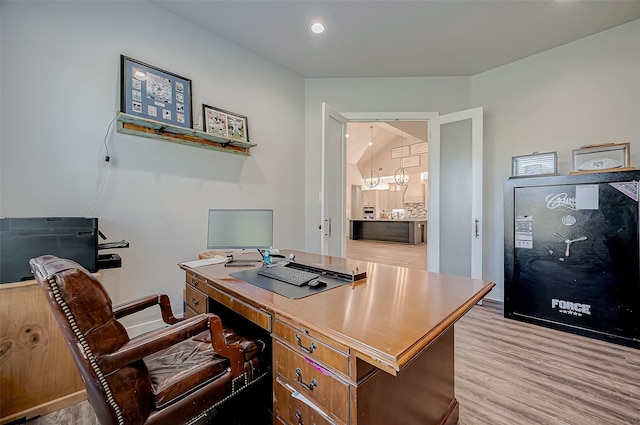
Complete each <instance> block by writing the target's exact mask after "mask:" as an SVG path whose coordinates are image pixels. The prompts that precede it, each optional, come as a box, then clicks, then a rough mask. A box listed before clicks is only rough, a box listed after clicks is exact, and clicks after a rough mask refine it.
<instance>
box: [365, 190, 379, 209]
mask: <svg viewBox="0 0 640 425" xmlns="http://www.w3.org/2000/svg"><path fill="white" fill-rule="evenodd" d="M378 192H379V191H378V190H363V191H362V206H365V207H368V206H372V207H375V206H376V194H377V193H378Z"/></svg>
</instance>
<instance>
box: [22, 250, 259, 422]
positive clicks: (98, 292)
mask: <svg viewBox="0 0 640 425" xmlns="http://www.w3.org/2000/svg"><path fill="white" fill-rule="evenodd" d="M30 265H31V270H32V271H33V274H34V275H35V277H36V279H37V281H38V282H39V283H40V285H41V287H42V288H43V289H44V291H45V294H46V296H47V299H48V301H49V304H50V305H51V308H52V310H53V314H54V317H55V318H56V320H57V322H58V325H59V327H60V330H61V331H62V335H63V337H64V338H65V340H66V342H67V345H68V346H69V348H70V349H71V353H72V355H73V358H74V360H75V362H76V364H77V366H78V369H79V370H80V374H81V376H82V379H83V381H84V383H85V386H86V389H87V397H88V399H89V403H90V404H91V406H92V407H93V409H94V411H95V413H96V415H97V417H98V419H99V420H100V423H101V424H103V425H112V424H113V425H115V424H118V425H138V424H145V425H152V424H153V425H156V424H157V425H160V424H167V425H176V424H184V423H194V422H196V421H198V420H199V419H202V418H203V417H205V416H206V415H207V413H208V412H210V411H211V410H212V409H214V408H215V407H217V406H218V405H220V404H221V403H223V402H224V401H226V400H227V399H229V398H231V397H232V396H233V395H235V394H236V393H238V392H240V391H242V390H243V389H245V388H248V387H249V386H251V384H253V383H255V382H257V381H258V380H260V379H261V378H263V377H264V376H266V375H267V372H266V370H267V369H268V362H267V361H265V360H264V359H263V360H262V362H261V357H262V355H263V354H266V353H265V344H264V342H263V341H261V340H259V339H249V338H246V337H243V336H241V335H239V334H238V333H236V332H235V331H233V330H231V329H225V328H224V327H223V325H222V323H221V321H220V319H219V317H218V316H216V315H213V314H201V315H198V316H196V317H192V318H189V319H178V318H175V317H174V316H173V313H172V312H171V306H170V303H169V298H168V297H167V296H166V295H152V296H149V297H146V298H141V299H138V300H135V301H132V302H129V303H126V304H123V305H120V306H117V307H112V304H111V299H110V298H109V296H108V294H107V292H106V291H105V289H104V287H103V286H102V284H100V282H99V281H98V280H97V279H96V278H95V277H94V276H92V275H91V274H90V273H89V272H88V271H87V270H85V269H84V268H83V267H82V266H80V265H79V264H77V263H75V262H73V261H71V260H65V259H60V258H57V257H53V256H42V257H38V258H34V259H32V260H31V262H30ZM155 305H158V306H159V307H160V310H161V313H162V318H163V321H164V322H165V323H166V324H167V326H166V327H163V328H161V329H158V330H155V331H151V332H149V333H146V334H143V335H140V336H138V337H134V338H129V335H128V334H127V332H126V330H125V328H124V326H123V325H122V324H121V323H120V322H118V319H119V318H122V317H124V316H127V315H129V314H132V313H135V312H138V311H141V310H143V309H146V308H149V307H152V306H155Z"/></svg>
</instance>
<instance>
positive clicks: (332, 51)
mask: <svg viewBox="0 0 640 425" xmlns="http://www.w3.org/2000/svg"><path fill="white" fill-rule="evenodd" d="M151 2H152V3H154V4H156V5H157V6H158V7H160V8H162V9H165V10H166V11H168V12H170V13H172V14H174V15H177V16H179V17H182V18H184V19H185V20H187V21H189V22H192V23H194V24H196V25H198V26H200V27H202V28H203V29H204V30H206V31H208V32H211V33H213V34H216V35H218V36H220V37H222V38H223V39H226V40H228V41H230V42H231V43H234V44H236V45H239V46H241V47H244V48H245V49H247V50H249V51H251V52H253V53H255V54H257V55H259V56H262V57H264V58H266V59H268V60H270V61H272V62H274V63H276V64H278V65H280V66H282V67H283V68H286V69H288V70H290V71H293V72H294V73H296V74H298V75H300V76H302V77H305V78H332V77H358V78H362V77H417V76H420V77H433V76H471V75H475V74H479V73H481V72H484V71H487V70H490V69H493V68H496V67H499V66H502V65H505V64H508V63H511V62H514V61H517V60H519V59H522V58H525V57H527V56H531V55H533V54H536V53H540V52H542V51H545V50H548V49H551V48H554V47H557V46H560V45H563V44H566V43H569V42H572V41H574V40H577V39H580V38H583V37H586V36H588V35H591V34H595V33H597V32H600V31H603V30H606V29H608V28H612V27H615V26H618V25H621V24H624V23H626V22H630V21H633V20H636V19H640V0H622V1H618V0H499V1H490V0H441V1H437V0H428V1H401V0H369V1H365V0H351V1H314V0H295V1H291V0H290V1H273V0H258V1H246V0H232V1H229V0H226V1H225V0H153V1H151ZM313 19H319V20H321V21H322V22H323V23H324V24H325V25H326V26H327V31H326V33H325V34H323V35H321V36H318V35H314V34H312V33H311V32H310V31H309V30H308V27H309V25H310V24H311V21H312V20H313Z"/></svg>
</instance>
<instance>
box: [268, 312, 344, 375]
mask: <svg viewBox="0 0 640 425" xmlns="http://www.w3.org/2000/svg"><path fill="white" fill-rule="evenodd" d="M273 332H274V334H275V335H276V336H277V337H278V338H280V339H283V340H285V341H286V342H288V343H289V344H291V345H292V346H294V347H297V350H298V352H299V353H301V354H302V355H304V356H307V357H309V358H313V359H318V360H319V361H320V362H323V363H325V364H326V365H328V366H330V367H332V368H333V369H335V370H337V371H338V372H341V373H343V374H344V375H345V376H349V349H348V348H347V347H345V346H343V345H341V344H337V343H335V342H334V341H329V340H327V338H326V337H325V338H322V337H321V336H320V335H315V334H314V333H313V332H311V331H308V330H302V329H299V327H298V326H296V325H295V324H293V323H289V322H285V321H283V320H281V319H278V320H276V322H275V325H274V330H273Z"/></svg>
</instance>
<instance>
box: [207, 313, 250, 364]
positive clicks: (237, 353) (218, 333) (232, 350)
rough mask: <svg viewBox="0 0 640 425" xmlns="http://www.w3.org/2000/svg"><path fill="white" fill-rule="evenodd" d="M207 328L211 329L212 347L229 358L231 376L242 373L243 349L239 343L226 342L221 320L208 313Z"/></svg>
mask: <svg viewBox="0 0 640 425" xmlns="http://www.w3.org/2000/svg"><path fill="white" fill-rule="evenodd" d="M210 316H211V318H210V323H211V325H210V326H209V330H210V331H211V342H212V344H213V349H214V350H216V352H217V353H218V354H220V355H221V356H223V357H226V358H227V359H229V363H230V364H231V373H232V374H233V376H240V375H242V374H243V373H244V351H243V349H242V346H241V345H240V344H233V345H229V344H227V341H226V339H225V337H224V332H223V329H222V321H221V320H220V318H219V317H218V316H215V315H210Z"/></svg>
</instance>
